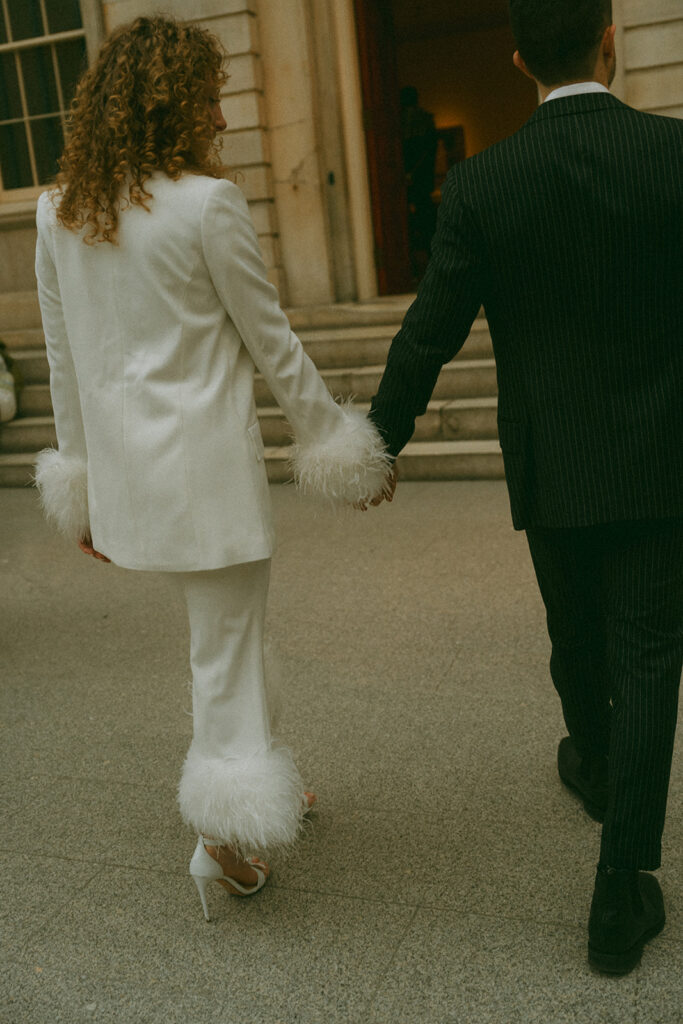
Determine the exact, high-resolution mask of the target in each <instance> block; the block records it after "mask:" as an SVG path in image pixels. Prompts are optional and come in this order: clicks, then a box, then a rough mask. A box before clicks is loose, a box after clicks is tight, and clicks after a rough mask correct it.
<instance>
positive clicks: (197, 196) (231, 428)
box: [36, 174, 385, 571]
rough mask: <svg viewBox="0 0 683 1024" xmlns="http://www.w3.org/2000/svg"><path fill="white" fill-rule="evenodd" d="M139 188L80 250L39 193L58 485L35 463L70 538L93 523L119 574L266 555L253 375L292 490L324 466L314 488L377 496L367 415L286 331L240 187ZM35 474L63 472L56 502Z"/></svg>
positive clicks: (268, 527) (203, 180)
mask: <svg viewBox="0 0 683 1024" xmlns="http://www.w3.org/2000/svg"><path fill="white" fill-rule="evenodd" d="M148 188H149V191H150V192H151V193H152V194H153V196H154V198H153V199H152V200H151V201H150V204H149V206H150V209H149V212H148V211H147V210H145V209H143V208H142V207H140V206H133V207H131V208H129V209H127V210H124V211H123V212H122V214H121V220H120V229H119V243H118V245H112V244H110V243H99V244H98V245H96V246H92V245H86V244H84V242H83V236H82V234H79V233H75V232H72V231H67V230H65V229H64V228H59V227H57V226H56V217H55V210H54V208H53V205H52V202H51V200H50V198H49V195H48V194H47V193H44V194H43V195H42V196H41V197H40V200H39V203H38V217H37V222H38V248H37V256H36V275H37V278H38V292H39V297H40V304H41V310H42V315H43V325H44V328H45V340H46V345H47V353H48V359H49V362H50V372H51V390H52V401H53V407H54V414H55V424H56V428H57V437H58V440H59V450H60V455H61V456H62V459H61V460H60V462H61V463H62V466H61V471H62V472H61V475H60V467H59V465H57V466H55V465H54V464H52V463H49V462H48V465H47V466H42V467H39V476H38V481H39V484H40V485H41V488H42V490H43V493H44V495H45V498H46V501H47V506H48V512H49V513H50V514H52V515H53V516H55V517H56V518H57V519H58V521H60V522H64V524H65V525H66V528H67V530H68V529H70V528H71V529H74V528H75V532H78V530H83V532H85V530H87V528H88V526H89V528H90V532H91V534H92V539H93V544H94V546H95V547H96V548H97V549H98V550H100V551H103V552H104V553H105V554H106V555H108V557H109V558H111V559H112V561H113V562H116V564H117V565H121V566H123V567H125V568H130V569H155V570H170V571H190V570H197V569H216V568H219V567H221V566H226V565H233V564H235V563H238V562H247V561H253V560H256V559H260V558H268V557H269V556H270V555H271V553H272V550H273V526H272V517H271V509H270V501H269V497H268V489H267V481H266V471H265V466H264V463H263V442H262V440H261V433H260V428H259V425H258V419H257V416H256V406H255V404H254V393H253V380H254V366H255V365H256V366H257V367H258V369H259V370H260V371H261V373H262V374H263V375H264V377H265V379H266V381H267V383H268V385H269V386H270V388H271V390H272V392H273V394H274V396H275V399H276V400H277V402H278V403H279V405H280V406H281V408H282V409H283V411H284V412H285V414H286V415H287V417H288V419H289V422H290V423H291V425H292V427H293V429H294V433H295V436H296V438H297V441H298V447H297V450H296V455H295V465H294V470H295V473H297V474H300V475H301V476H302V480H303V482H304V484H306V483H307V482H308V483H309V484H313V483H314V482H315V478H316V477H317V475H318V474H319V473H320V470H321V467H322V472H321V473H320V478H321V485H322V489H323V491H325V490H329V491H331V493H332V494H333V495H335V496H339V497H343V498H346V499H351V500H355V499H356V498H357V497H359V496H367V495H368V494H372V493H373V492H375V493H376V491H377V490H379V487H380V486H381V482H382V479H383V475H384V471H385V466H384V464H383V462H382V459H381V457H380V458H377V456H378V455H379V454H380V452H381V447H380V448H376V449H375V450H374V451H373V444H375V445H376V443H377V435H376V434H375V433H374V428H372V427H371V426H370V425H369V423H368V421H367V420H366V419H365V417H362V416H360V415H359V414H358V413H354V412H350V413H349V412H347V411H345V410H344V409H342V407H340V406H338V405H337V404H336V403H335V402H334V401H333V400H332V398H331V396H330V394H329V392H328V391H327V388H326V387H325V385H324V383H323V381H322V380H321V378H320V376H319V374H318V372H317V370H316V369H315V367H314V365H313V363H312V362H311V361H310V359H309V358H308V357H307V356H306V355H305V353H304V351H303V348H302V346H301V344H300V342H299V340H298V338H297V337H296V335H294V334H293V333H292V331H291V329H290V326H289V322H288V320H287V318H286V317H285V315H284V313H283V312H282V310H281V309H280V306H279V304H278V299H277V293H276V291H275V289H274V288H273V286H272V285H270V284H269V283H268V281H267V278H266V273H265V268H264V266H263V262H262V260H261V255H260V251H259V246H258V239H257V236H256V232H255V231H254V228H253V225H252V222H251V219H250V217H249V212H248V208H247V203H246V201H245V199H244V196H243V195H242V192H241V191H240V190H239V188H238V187H237V186H236V185H233V184H232V183H231V182H229V181H225V180H223V179H215V178H208V177H204V176H202V175H194V174H187V175H184V176H182V177H181V178H180V179H179V180H178V181H172V180H171V179H169V178H167V177H166V176H165V175H163V174H155V175H154V176H153V177H152V179H151V180H150V183H149V186H148ZM65 458H66V459H67V460H68V466H67V467H66V470H65V468H64V465H63V464H64V460H65ZM53 460H54V456H53ZM320 460H322V461H320ZM41 470H42V473H41ZM48 470H52V471H53V475H54V476H56V477H59V478H60V479H59V480H58V481H57V482H55V483H54V488H53V489H54V490H55V491H57V490H59V491H60V493H59V494H57V495H56V496H55V502H53V503H51V502H50V493H49V492H50V480H49V477H48V475H47V474H48ZM79 470H80V471H81V473H82V477H83V479H82V480H80V483H81V484H82V483H83V482H84V480H85V479H87V498H88V505H87V507H86V505H85V503H84V501H83V500H82V498H83V493H82V490H79V488H78V483H79V481H78V480H73V479H72V477H78V473H79ZM67 471H68V472H67ZM65 473H66V474H67V475H68V481H69V482H68V484H67V485H66V487H65V488H59V486H58V484H59V483H63V480H62V479H61V477H64V475H65ZM41 476H42V479H41ZM62 490H65V491H66V494H63V493H61V491H62Z"/></svg>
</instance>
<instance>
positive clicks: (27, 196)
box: [0, 0, 683, 307]
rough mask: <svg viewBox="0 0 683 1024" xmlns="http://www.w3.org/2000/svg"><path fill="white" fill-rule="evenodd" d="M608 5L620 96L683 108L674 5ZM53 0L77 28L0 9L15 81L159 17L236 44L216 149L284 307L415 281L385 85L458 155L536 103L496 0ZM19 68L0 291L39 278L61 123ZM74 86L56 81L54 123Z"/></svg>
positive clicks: (7, 136) (645, 0)
mask: <svg viewBox="0 0 683 1024" xmlns="http://www.w3.org/2000/svg"><path fill="white" fill-rule="evenodd" d="M55 2H56V0H55ZM613 3H614V16H615V21H616V23H617V25H618V29H619V54H620V70H619V73H618V77H617V80H616V82H615V86H614V91H615V93H616V95H617V96H619V97H620V98H621V99H624V100H625V101H626V102H628V103H630V104H631V105H633V106H635V107H638V108H640V109H643V110H649V111H653V112H655V113H661V114H668V115H673V116H677V117H681V116H683V8H682V6H681V2H680V0H613ZM13 5H14V6H15V9H18V8H19V7H21V8H22V12H23V11H25V10H27V9H28V8H29V7H31V8H32V9H33V8H35V12H36V13H35V18H36V19H37V20H36V22H35V24H36V25H37V28H35V29H31V28H30V26H29V28H28V29H27V28H24V29H23V30H22V31H23V33H24V35H23V36H22V38H21V39H17V38H16V35H14V34H13V33H12V17H11V16H12V8H13ZM57 6H58V7H59V9H60V11H61V12H62V13H63V12H64V11H67V9H68V10H71V11H72V14H73V17H74V18H75V19H76V21H74V23H73V24H76V23H77V21H78V25H79V26H80V27H77V28H73V27H72V28H68V27H67V28H66V29H61V30H60V31H59V32H54V31H51V23H50V10H51V8H52V7H55V3H53V2H52V0H31V3H30V4H28V6H27V5H26V0H3V2H2V6H0V15H3V16H4V18H5V21H7V20H9V26H8V25H7V24H4V26H3V27H2V29H1V30H0V33H1V34H0V70H2V69H3V63H4V65H5V67H4V72H6V73H7V74H10V73H11V75H12V76H14V77H12V82H15V78H16V74H15V70H14V69H15V67H16V66H18V65H19V64H21V62H22V61H23V60H26V61H28V58H29V57H30V56H31V54H30V53H29V51H31V49H32V48H33V49H35V48H38V47H42V48H43V50H42V52H43V53H44V54H47V53H48V51H49V52H51V53H53V58H52V59H53V62H55V68H56V73H57V70H58V64H59V61H60V60H61V58H59V57H58V58H54V52H56V51H55V47H58V46H62V47H66V46H67V44H68V45H70V46H72V48H73V47H80V48H81V51H82V52H83V54H84V57H85V58H86V59H92V55H93V54H94V53H95V52H96V51H97V47H98V45H99V43H100V42H101V40H102V39H103V38H104V37H105V35H106V33H107V32H108V31H111V30H112V29H114V28H116V27H117V26H119V25H121V24H124V23H125V22H127V21H130V20H131V19H133V18H135V17H136V16H138V15H141V14H151V13H155V12H157V11H159V10H163V11H164V12H167V13H169V14H171V15H174V16H176V17H178V18H182V19H192V20H194V21H197V22H199V23H201V24H202V25H205V26H206V27H207V28H209V29H210V30H211V31H212V32H214V33H215V34H216V35H218V36H219V37H220V38H221V40H222V41H223V43H224V45H225V47H226V49H227V50H228V52H229V54H230V65H229V73H230V78H229V80H228V83H227V86H226V88H225V92H224V95H223V111H224V114H225V118H226V121H227V123H228V131H227V132H226V135H225V140H224V151H223V152H224V157H225V160H226V164H227V165H228V166H229V168H230V171H229V173H230V175H231V176H232V177H233V178H234V180H236V181H237V183H238V184H239V185H240V186H241V187H242V188H243V190H244V191H245V193H246V195H247V198H248V200H249V203H250V207H251V212H252V216H253V218H254V221H255V224H256V227H257V231H258V235H259V238H260V241H261V246H262V250H263V255H264V258H265V261H266V264H267V266H268V268H269V274H270V276H271V278H272V280H273V281H274V282H275V283H276V284H277V285H278V287H279V289H280V293H281V298H282V301H283V303H284V304H286V305H288V306H290V307H291V306H311V305H323V304H330V303H335V302H340V301H349V300H356V299H358V300H367V299H370V298H372V297H373V296H376V295H378V294H382V293H383V294H387V293H391V292H401V291H409V290H410V288H411V281H410V274H409V272H408V271H407V268H406V254H405V238H403V239H402V238H400V237H396V238H395V237H394V235H392V226H393V225H395V223H396V222H397V221H399V222H400V221H401V219H402V217H403V212H402V204H405V195H404V194H403V193H402V190H401V174H402V168H401V167H400V166H399V165H398V163H400V156H399V157H398V158H397V157H396V154H397V152H398V153H399V154H400V148H397V146H399V147H400V140H398V142H397V138H396V130H395V129H396V117H395V115H396V111H397V109H398V107H397V102H396V104H395V105H393V104H394V101H393V99H392V95H391V94H392V91H395V92H396V95H397V93H398V88H399V87H400V86H402V85H406V84H413V85H415V86H416V87H417V88H418V89H419V92H420V97H421V100H420V102H421V103H423V104H424V105H425V106H426V107H427V108H428V109H429V110H431V111H432V113H433V114H434V117H435V121H436V127H437V129H439V130H440V131H441V132H442V135H443V137H444V138H446V136H447V134H448V132H451V133H453V132H454V131H456V130H457V131H458V132H460V133H461V136H462V140H463V141H462V152H461V153H460V156H466V155H470V153H471V152H476V151H477V150H478V149H480V148H483V146H484V145H487V144H489V143H490V142H492V141H495V139H496V138H500V137H502V136H503V135H506V134H509V133H510V132H511V131H514V130H515V128H516V127H517V126H518V125H519V124H521V123H522V121H523V120H524V119H525V117H526V116H528V114H529V113H530V112H531V110H532V109H533V106H534V104H535V96H534V95H533V94H532V93H530V92H529V87H531V89H532V90H533V86H530V83H528V82H526V80H522V79H521V76H519V77H516V76H517V74H518V73H517V72H515V71H514V69H513V68H512V66H511V62H510V64H509V67H508V66H507V55H510V56H511V37H510V36H509V28H508V27H507V17H506V8H507V4H506V2H505V0H421V2H420V3H415V2H414V0H165V2H164V0H162V3H161V4H160V3H159V0H68V2H65V0H59V4H58V5H57ZM41 17H42V18H43V21H42V22H41V21H40V18H41ZM79 17H80V20H78V18H79ZM65 24H66V22H65ZM69 24H71V23H69ZM41 25H42V29H41ZM46 29H47V31H45V30H46ZM31 31H33V33H34V35H33V37H32V36H31V34H30V33H31ZM27 33H28V34H27ZM60 33H61V34H60ZM79 40H80V42H79ZM59 52H60V53H61V51H59ZM65 52H66V51H65ZM74 52H75V51H74ZM79 52H80V51H79ZM28 67H29V64H28V63H27V64H26V68H28ZM499 69H505V70H500V73H499ZM24 77H25V79H26V80H25V81H23V85H22V83H21V82H19V80H18V79H17V81H16V83H15V85H16V89H15V92H16V96H15V95H14V93H11V89H9V87H8V91H7V96H8V97H9V99H7V98H6V99H5V101H4V105H3V102H2V101H1V100H0V174H2V182H1V183H0V292H22V291H27V290H31V289H33V287H34V280H33V246H34V240H35V230H34V227H33V218H34V212H35V202H36V198H37V195H38V194H39V193H40V191H41V185H40V181H41V180H42V181H44V180H45V174H44V171H43V172H42V173H43V177H42V178H41V176H40V174H41V167H42V165H41V153H40V149H39V147H40V145H41V143H40V139H41V138H43V137H45V133H46V131H47V129H48V128H50V125H51V126H52V127H51V128H50V130H52V131H53V135H54V131H57V120H58V115H57V114H56V113H54V112H53V111H51V110H45V111H43V112H42V113H40V114H37V115H36V114H35V113H34V112H33V111H32V110H31V108H30V96H29V97H28V98H27V95H26V94H27V93H28V92H29V91H30V88H31V80H30V78H27V77H26V75H25V76H24ZM57 77H59V75H58V74H57ZM67 77H68V76H67ZM69 84H70V83H69V82H68V81H67V82H62V83H61V86H60V85H59V84H58V86H57V88H56V92H55V99H54V104H55V105H59V104H61V109H62V113H61V115H60V116H62V117H63V107H65V106H67V105H68V96H67V95H65V93H66V90H67V87H68V86H69ZM2 88H3V83H2V80H0V90H1V89H2ZM13 88H14V86H13ZM387 90H388V91H387ZM10 93H11V95H10ZM63 93H64V95H62V94H63ZM13 96H14V99H12V97H13ZM44 102H45V103H47V102H48V101H47V100H45V101H44ZM12 104H14V106H12ZM21 104H23V106H21ZM22 117H23V122H25V124H23V122H22ZM392 118H393V120H392ZM53 122H54V123H53ZM22 124H23V127H22ZM24 131H25V134H26V133H28V134H31V133H32V139H33V142H30V143H29V146H28V149H27V151H26V157H25V160H24V165H22V166H23V168H24V169H23V170H22V167H21V166H19V164H17V166H15V165H14V164H12V166H10V162H9V156H8V154H9V152H10V150H9V149H8V147H10V146H11V144H12V139H14V138H19V136H21V139H22V140H23V138H24V136H23V135H22V134H21V133H22V132H24ZM13 133H14V134H13ZM17 133H19V134H17ZM41 133H42V134H41ZM392 133H393V134H392ZM36 140H37V141H36ZM21 144H22V145H24V143H23V141H22V143H21ZM29 150H30V152H29ZM22 152H23V151H22ZM397 160H398V163H397ZM43 163H44V161H43ZM22 174H23V177H22ZM392 175H393V176H392ZM402 247H403V248H402Z"/></svg>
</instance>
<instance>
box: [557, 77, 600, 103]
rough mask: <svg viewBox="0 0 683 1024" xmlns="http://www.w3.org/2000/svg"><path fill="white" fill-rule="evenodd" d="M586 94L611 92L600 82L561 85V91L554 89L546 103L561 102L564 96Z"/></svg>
mask: <svg viewBox="0 0 683 1024" xmlns="http://www.w3.org/2000/svg"><path fill="white" fill-rule="evenodd" d="M586 92H609V89H606V88H605V86H604V85H601V84H600V82H572V84H571V85H561V86H560V87H559V89H553V91H552V92H549V93H548V95H547V96H546V98H545V99H544V101H543V102H544V103H547V102H548V100H561V99H562V97H563V96H579V95H580V94H581V93H586Z"/></svg>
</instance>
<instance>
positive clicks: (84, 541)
mask: <svg viewBox="0 0 683 1024" xmlns="http://www.w3.org/2000/svg"><path fill="white" fill-rule="evenodd" d="M78 546H79V548H80V549H81V551H82V552H83V553H84V554H86V555H92V557H93V558H97V559H99V561H100V562H111V558H107V556H106V555H103V554H102V552H101V551H95V549H94V547H93V546H92V537H91V536H90V534H89V533H86V535H85V537H81V539H80V540H79V542H78Z"/></svg>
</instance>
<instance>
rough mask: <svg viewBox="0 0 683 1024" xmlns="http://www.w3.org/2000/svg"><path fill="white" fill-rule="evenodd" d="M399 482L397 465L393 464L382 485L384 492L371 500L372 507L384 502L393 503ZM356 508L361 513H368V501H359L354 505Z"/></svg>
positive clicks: (380, 492)
mask: <svg viewBox="0 0 683 1024" xmlns="http://www.w3.org/2000/svg"><path fill="white" fill-rule="evenodd" d="M397 480H398V470H397V468H396V463H394V464H393V466H392V467H391V469H390V471H389V473H388V474H387V477H386V479H385V481H384V483H383V485H382V490H381V491H379V492H378V493H377V494H376V495H375V496H374V498H371V499H370V502H369V503H370V505H374V506H377V505H381V504H382V502H383V501H393V500H394V492H395V491H396V481H397ZM353 507H354V508H357V509H360V511H361V512H366V511H367V508H368V502H367V501H358V502H356V503H355V504H354V506H353Z"/></svg>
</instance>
